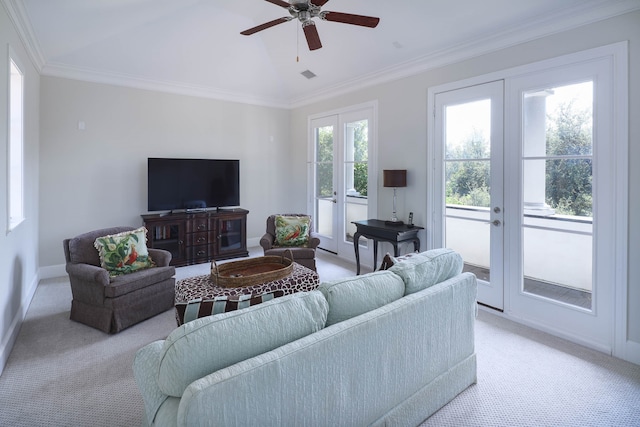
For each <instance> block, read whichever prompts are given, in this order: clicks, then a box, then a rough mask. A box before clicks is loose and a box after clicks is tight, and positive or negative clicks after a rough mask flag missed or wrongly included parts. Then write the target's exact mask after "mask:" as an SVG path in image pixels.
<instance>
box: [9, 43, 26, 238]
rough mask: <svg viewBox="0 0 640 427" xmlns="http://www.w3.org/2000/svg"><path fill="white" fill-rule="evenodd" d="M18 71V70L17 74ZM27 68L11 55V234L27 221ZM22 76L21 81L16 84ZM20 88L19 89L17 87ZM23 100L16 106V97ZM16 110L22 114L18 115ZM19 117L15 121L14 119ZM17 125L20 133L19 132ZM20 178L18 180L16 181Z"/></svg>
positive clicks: (13, 54)
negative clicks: (25, 185)
mask: <svg viewBox="0 0 640 427" xmlns="http://www.w3.org/2000/svg"><path fill="white" fill-rule="evenodd" d="M14 69H15V70H14ZM24 70H25V67H24V66H23V65H22V62H21V61H20V59H19V58H18V55H17V54H16V53H15V51H14V50H13V49H12V48H11V46H8V52H7V124H8V126H7V234H9V233H10V232H11V231H13V230H15V229H16V228H17V227H18V226H19V225H20V224H22V223H23V222H24V221H25V219H26V215H25V209H24V169H25V168H24V150H25V143H24V140H25V139H24V133H25V87H26V85H25V80H26V75H25V72H24ZM16 71H17V74H19V76H20V81H19V82H15V81H14V79H15V75H16ZM15 85H19V88H18V89H16V88H15V87H14V86H15ZM16 95H18V96H19V99H18V101H17V102H18V103H19V105H17V106H16V105H15V104H16V100H15V97H16ZM16 108H18V109H19V110H18V111H16ZM16 114H17V115H18V117H14V115H16ZM15 121H19V123H18V124H17V126H18V129H16V128H15V126H16V124H15V123H14V122H15ZM16 176H17V177H18V179H16Z"/></svg>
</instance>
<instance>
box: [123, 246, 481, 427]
mask: <svg viewBox="0 0 640 427" xmlns="http://www.w3.org/2000/svg"><path fill="white" fill-rule="evenodd" d="M461 270H462V259H461V258H460V256H459V255H458V254H457V253H455V252H453V251H450V250H447V249H438V250H433V251H427V252H423V253H422V254H416V255H415V256H411V257H409V258H407V259H406V260H404V261H402V262H397V263H395V264H394V265H393V266H392V267H391V268H389V269H388V270H386V271H378V272H374V273H370V274H365V275H362V276H356V277H350V278H347V279H343V280H338V281H334V282H326V283H322V284H321V285H320V288H319V289H318V290H316V291H312V292H305V293H297V294H293V295H287V296H285V297H281V298H276V299H273V300H271V301H269V302H266V303H262V304H260V305H256V306H252V307H249V308H246V309H243V310H238V311H234V312H229V313H224V314H219V315H214V316H210V317H206V318H200V319H196V320H194V321H192V322H188V323H186V324H184V325H182V326H180V327H179V328H177V329H175V330H174V331H173V332H171V334H170V335H169V336H168V337H167V339H166V340H161V341H156V342H153V343H151V344H148V345H147V346H145V347H143V348H142V349H140V350H139V351H138V353H137V354H136V357H135V360H134V366H133V368H134V374H135V378H136V381H137V383H138V387H139V389H140V392H141V394H142V397H143V400H144V403H145V413H144V420H143V425H153V426H176V425H178V426H313V427H317V426H364V425H378V426H382V425H385V426H387V425H403V426H415V425H418V424H420V423H421V422H422V421H424V420H425V419H426V418H428V417H429V416H430V415H432V414H433V413H434V412H436V411H437V410H438V409H440V408H441V407H442V406H444V405H445V404H447V403H448V402H449V401H451V400H452V399H453V398H454V397H455V396H457V395H458V394H459V393H460V392H461V391H463V390H464V389H465V388H467V387H468V386H470V385H471V384H474V383H475V382H476V356H475V352H474V321H475V316H476V310H477V308H476V278H475V276H474V275H473V274H470V273H461Z"/></svg>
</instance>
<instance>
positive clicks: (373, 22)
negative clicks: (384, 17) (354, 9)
mask: <svg viewBox="0 0 640 427" xmlns="http://www.w3.org/2000/svg"><path fill="white" fill-rule="evenodd" d="M319 16H320V18H322V19H324V20H325V21H332V22H342V23H343V24H352V25H360V26H362V27H369V28H375V27H376V26H377V25H378V22H380V18H375V17H373V16H364V15H352V14H350V13H342V12H329V11H325V12H320V15H319Z"/></svg>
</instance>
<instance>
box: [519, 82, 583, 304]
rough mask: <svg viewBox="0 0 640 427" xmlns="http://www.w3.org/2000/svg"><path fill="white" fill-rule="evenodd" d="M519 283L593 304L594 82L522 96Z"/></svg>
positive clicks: (563, 298) (573, 301) (552, 296)
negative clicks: (521, 264)
mask: <svg viewBox="0 0 640 427" xmlns="http://www.w3.org/2000/svg"><path fill="white" fill-rule="evenodd" d="M523 114H524V139H523V144H524V145H523V181H522V182H523V188H522V194H523V215H524V216H523V219H522V224H523V231H522V236H523V277H522V289H523V291H524V292H525V293H529V294H534V295H537V296H540V297H543V298H548V299H551V300H554V301H557V302H561V303H565V304H570V305H574V306H578V307H582V308H585V309H591V307H592V305H593V301H592V271H593V268H592V257H593V241H592V240H593V190H592V179H593V169H592V166H593V163H592V162H593V156H592V154H593V137H592V128H593V124H592V123H593V83H592V82H590V81H589V82H585V83H580V84H572V85H566V86H559V87H550V88H544V89H542V90H535V91H529V92H526V93H525V94H524V97H523Z"/></svg>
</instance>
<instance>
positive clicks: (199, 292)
mask: <svg viewBox="0 0 640 427" xmlns="http://www.w3.org/2000/svg"><path fill="white" fill-rule="evenodd" d="M319 285H320V277H319V276H318V273H316V272H315V271H313V270H311V269H309V268H307V267H305V266H303V265H300V264H298V263H294V264H293V272H292V273H291V274H290V275H289V276H287V277H285V278H283V279H279V280H274V281H272V282H267V283H261V284H258V285H252V286H244V287H242V288H225V287H222V286H218V285H216V284H214V283H213V282H212V281H211V280H210V275H209V274H207V275H204V276H195V277H190V278H188V279H182V280H178V282H177V283H176V300H175V302H176V303H183V302H189V301H193V300H195V299H198V298H202V299H213V298H215V297H220V296H235V295H261V294H264V293H266V292H271V291H275V290H279V289H281V290H282V291H284V295H288V294H293V293H295V292H306V291H312V290H314V289H316V288H317V287H318V286H319Z"/></svg>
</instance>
